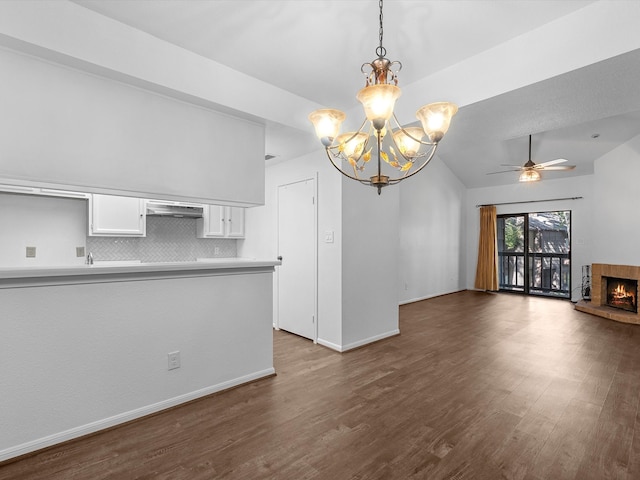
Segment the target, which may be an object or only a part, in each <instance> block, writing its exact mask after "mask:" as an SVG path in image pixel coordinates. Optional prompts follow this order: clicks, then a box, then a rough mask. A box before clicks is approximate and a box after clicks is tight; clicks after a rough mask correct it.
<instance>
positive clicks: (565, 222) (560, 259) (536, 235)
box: [497, 211, 571, 298]
mask: <svg viewBox="0 0 640 480" xmlns="http://www.w3.org/2000/svg"><path fill="white" fill-rule="evenodd" d="M497 233H498V275H499V282H500V290H504V291H514V292H523V293H528V294H532V295H545V296H553V297H560V298H569V296H570V292H571V240H570V239H571V212H570V211H557V212H538V213H523V214H515V215H513V214H512V215H498V232H497Z"/></svg>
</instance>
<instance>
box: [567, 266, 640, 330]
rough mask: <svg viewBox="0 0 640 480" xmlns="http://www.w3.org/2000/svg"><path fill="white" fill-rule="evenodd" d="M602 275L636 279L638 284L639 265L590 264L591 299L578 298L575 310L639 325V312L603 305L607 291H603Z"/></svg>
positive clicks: (604, 287)
mask: <svg viewBox="0 0 640 480" xmlns="http://www.w3.org/2000/svg"><path fill="white" fill-rule="evenodd" d="M602 277H616V278H628V279H631V280H638V281H639V284H640V267H635V266H631V265H609V264H606V263H594V264H593V265H592V266H591V301H590V302H588V301H585V300H580V301H579V302H578V303H577V304H576V310H580V311H581V312H586V313H591V314H593V315H598V316H600V317H604V318H608V319H610V320H616V321H618V322H624V323H635V324H638V325H640V312H638V313H633V312H627V311H625V310H620V309H618V308H612V307H608V306H606V305H605V303H606V296H607V292H605V291H604V290H605V289H606V285H605V282H603V281H602Z"/></svg>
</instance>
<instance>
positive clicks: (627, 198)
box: [592, 135, 640, 265]
mask: <svg viewBox="0 0 640 480" xmlns="http://www.w3.org/2000/svg"><path fill="white" fill-rule="evenodd" d="M594 171H595V174H594V177H595V180H594V197H595V199H596V200H595V201H594V205H593V210H594V220H595V222H594V229H593V232H592V236H593V263H611V264H619V265H640V222H639V221H638V205H640V186H639V184H638V179H640V135H638V136H637V137H634V138H633V139H631V140H630V141H629V142H627V143H626V144H624V145H621V146H620V147H618V148H616V149H615V150H612V151H611V152H609V153H608V154H607V155H605V156H603V157H602V158H599V159H598V160H596V162H595V165H594Z"/></svg>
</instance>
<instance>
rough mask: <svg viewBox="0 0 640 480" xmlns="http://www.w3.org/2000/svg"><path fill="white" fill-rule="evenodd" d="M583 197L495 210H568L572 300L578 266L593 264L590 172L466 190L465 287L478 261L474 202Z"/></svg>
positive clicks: (477, 216)
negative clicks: (563, 177)
mask: <svg viewBox="0 0 640 480" xmlns="http://www.w3.org/2000/svg"><path fill="white" fill-rule="evenodd" d="M567 197H583V198H582V199H580V200H562V201H543V202H539V203H518V204H514V205H498V206H497V213H498V214H499V215H500V214H505V213H531V212H548V211H556V210H571V276H572V294H571V298H572V300H578V299H579V298H580V286H581V276H582V265H590V264H591V263H593V255H592V247H593V239H592V237H593V230H594V228H597V227H595V226H594V225H597V221H594V220H595V219H594V217H593V205H594V194H593V175H585V176H581V177H570V178H566V179H557V180H542V181H540V182H534V183H529V184H527V183H519V182H517V181H516V180H514V183H513V184H511V185H505V186H499V187H489V188H474V189H469V190H467V207H466V209H467V213H466V218H467V245H466V248H467V288H469V289H473V288H474V282H475V275H476V264H477V261H478V236H479V229H480V226H479V225H480V222H479V220H480V213H479V209H478V208H477V207H476V205H482V204H495V203H502V202H523V201H527V200H536V201H537V200H548V199H555V198H567Z"/></svg>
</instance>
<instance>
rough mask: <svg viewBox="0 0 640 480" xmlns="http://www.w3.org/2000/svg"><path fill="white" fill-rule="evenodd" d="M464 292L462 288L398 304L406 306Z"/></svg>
mask: <svg viewBox="0 0 640 480" xmlns="http://www.w3.org/2000/svg"><path fill="white" fill-rule="evenodd" d="M465 290H466V289H464V288H463V289H462V290H452V291H450V292H441V293H434V294H433V295H427V296H425V297H418V298H411V299H409V300H403V301H402V302H400V303H399V305H406V304H408V303H414V302H420V301H422V300H429V299H430V298H435V297H441V296H442V295H449V294H450V293H458V292H464V291H465Z"/></svg>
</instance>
